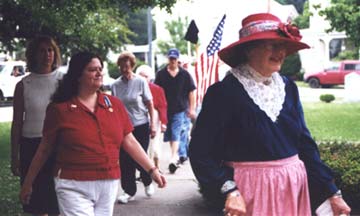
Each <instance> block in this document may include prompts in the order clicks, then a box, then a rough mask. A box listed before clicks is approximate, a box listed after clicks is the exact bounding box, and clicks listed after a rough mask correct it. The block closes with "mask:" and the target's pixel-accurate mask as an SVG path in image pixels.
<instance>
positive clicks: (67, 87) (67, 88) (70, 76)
mask: <svg viewBox="0 0 360 216" xmlns="http://www.w3.org/2000/svg"><path fill="white" fill-rule="evenodd" d="M94 58H97V59H99V60H100V63H101V66H102V67H104V63H103V61H102V59H101V57H100V56H98V55H96V54H94V53H91V52H88V51H82V52H78V53H76V54H74V55H73V56H72V57H71V59H70V63H69V69H68V71H67V73H66V74H65V76H64V78H63V80H62V81H61V82H60V84H59V86H58V88H57V89H56V91H55V93H54V95H53V97H52V102H54V103H61V102H65V101H67V100H69V99H71V98H73V97H74V96H76V95H78V93H79V78H80V77H81V75H82V74H83V72H84V70H85V67H86V65H88V64H89V63H90V62H91V60H92V59H94Z"/></svg>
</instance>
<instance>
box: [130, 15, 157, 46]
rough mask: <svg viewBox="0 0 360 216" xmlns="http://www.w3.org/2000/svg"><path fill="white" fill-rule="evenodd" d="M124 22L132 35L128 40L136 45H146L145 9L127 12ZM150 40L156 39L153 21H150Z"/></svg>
mask: <svg viewBox="0 0 360 216" xmlns="http://www.w3.org/2000/svg"><path fill="white" fill-rule="evenodd" d="M128 14H129V15H128V17H127V18H126V22H127V24H128V27H129V29H130V31H132V32H134V34H132V35H129V40H130V41H131V42H132V43H133V44H136V45H144V44H148V32H147V9H139V10H136V11H129V12H128ZM152 38H153V40H154V39H156V26H155V21H154V20H152Z"/></svg>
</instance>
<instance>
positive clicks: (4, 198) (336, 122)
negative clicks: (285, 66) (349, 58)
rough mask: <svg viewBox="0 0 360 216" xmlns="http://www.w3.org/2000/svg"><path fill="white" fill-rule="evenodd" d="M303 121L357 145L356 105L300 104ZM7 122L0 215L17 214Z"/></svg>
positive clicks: (0, 130) (319, 134) (320, 136)
mask: <svg viewBox="0 0 360 216" xmlns="http://www.w3.org/2000/svg"><path fill="white" fill-rule="evenodd" d="M303 106H304V112H305V118H306V122H307V125H308V128H309V130H310V131H311V133H312V135H313V136H314V137H315V139H316V140H318V141H321V140H326V141H329V140H332V141H334V140H338V141H352V142H360V132H359V128H360V103H356V104H336V103H329V104H325V103H304V104H303ZM9 134H10V123H0V194H1V196H0V215H1V216H2V215H4V216H7V215H9V216H10V215H11V216H13V215H21V206H20V203H19V202H18V192H19V179H18V178H17V177H13V176H12V174H11V173H10V166H9V155H10V153H9V152H10V147H9V146H10V142H9V139H10V138H9Z"/></svg>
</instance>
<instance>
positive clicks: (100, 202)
mask: <svg viewBox="0 0 360 216" xmlns="http://www.w3.org/2000/svg"><path fill="white" fill-rule="evenodd" d="M102 68H103V62H102V60H101V58H100V57H99V56H97V55H94V54H92V53H89V52H80V53H77V54H75V55H74V56H73V57H72V58H71V60H70V65H69V70H68V72H67V74H66V75H65V77H64V80H63V82H61V84H60V85H59V87H58V89H57V91H56V92H55V94H54V96H53V98H52V103H51V104H50V105H49V106H48V108H47V112H46V117H45V122H44V128H43V139H42V141H41V143H40V146H39V148H38V150H37V152H36V155H35V157H34V160H33V161H32V163H31V166H30V168H29V171H28V174H27V176H26V178H25V181H24V184H23V186H22V189H21V193H20V198H21V201H22V202H23V203H26V202H28V200H29V198H30V195H31V188H32V183H33V181H34V178H35V177H36V175H37V173H38V172H39V170H40V168H41V167H42V165H43V164H44V161H45V160H46V159H47V157H48V156H49V155H50V153H51V152H53V151H55V152H56V164H55V169H54V177H55V178H54V179H55V190H56V194H57V197H58V202H59V207H60V212H61V214H62V215H65V216H66V215H78V214H82V215H83V214H84V215H112V214H113V204H114V202H115V198H116V193H117V191H118V189H117V188H118V181H119V178H120V169H119V154H118V152H119V149H120V147H121V148H123V149H124V150H125V151H127V152H128V153H129V155H131V156H132V157H133V158H134V160H135V161H137V162H138V163H139V164H140V165H141V166H142V167H143V168H144V169H145V170H148V172H149V174H150V175H151V177H152V178H153V180H154V181H155V182H156V183H157V184H158V186H159V187H164V186H165V184H166V181H165V178H164V176H162V175H161V174H160V172H159V171H158V169H157V168H156V167H155V166H154V165H153V163H152V162H151V160H150V159H149V158H148V157H147V155H146V153H145V152H144V150H143V149H142V148H141V146H140V145H139V143H138V142H137V141H136V139H135V138H134V136H133V135H132V133H131V132H132V130H133V126H132V125H131V122H130V120H129V117H128V115H127V112H126V110H125V107H124V105H123V104H122V103H121V101H120V100H118V99H117V98H115V97H112V96H110V95H106V94H103V93H101V92H100V91H99V89H100V87H101V86H102V84H103V73H102Z"/></svg>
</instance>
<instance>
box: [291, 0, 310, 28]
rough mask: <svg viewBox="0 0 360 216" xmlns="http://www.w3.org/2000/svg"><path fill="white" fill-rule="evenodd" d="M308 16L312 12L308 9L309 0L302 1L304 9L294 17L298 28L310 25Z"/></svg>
mask: <svg viewBox="0 0 360 216" xmlns="http://www.w3.org/2000/svg"><path fill="white" fill-rule="evenodd" d="M310 16H312V13H311V12H310V10H309V1H306V2H305V3H304V10H303V13H302V14H300V15H299V16H298V17H296V18H295V20H294V23H295V24H296V25H297V26H298V27H299V28H300V29H306V28H309V26H310Z"/></svg>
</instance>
